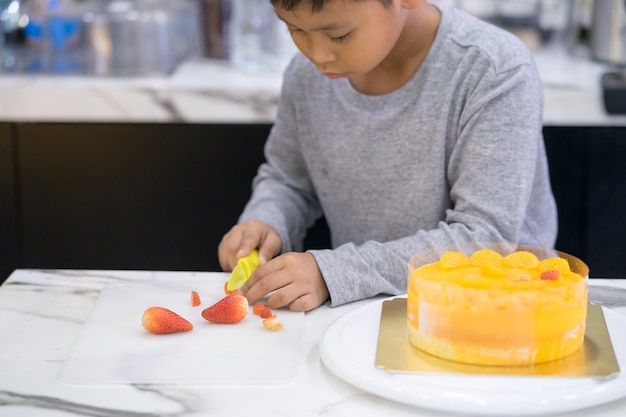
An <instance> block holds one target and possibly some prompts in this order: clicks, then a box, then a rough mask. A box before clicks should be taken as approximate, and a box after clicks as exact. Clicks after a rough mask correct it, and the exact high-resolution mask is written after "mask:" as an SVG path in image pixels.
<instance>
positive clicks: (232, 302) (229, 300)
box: [202, 294, 248, 324]
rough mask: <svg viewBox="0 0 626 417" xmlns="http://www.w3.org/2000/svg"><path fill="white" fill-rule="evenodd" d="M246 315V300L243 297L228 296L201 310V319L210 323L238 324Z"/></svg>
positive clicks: (236, 295) (237, 295)
mask: <svg viewBox="0 0 626 417" xmlns="http://www.w3.org/2000/svg"><path fill="white" fill-rule="evenodd" d="M247 315H248V300H247V299H246V297H244V296H243V295H239V294H229V295H227V296H226V297H224V298H222V299H221V300H219V301H218V302H217V303H215V304H213V305H212V306H210V307H207V308H205V309H204V310H202V317H203V318H204V319H205V320H208V321H210V322H212V323H223V324H234V323H239V322H240V321H241V320H243V319H244V317H246V316H247Z"/></svg>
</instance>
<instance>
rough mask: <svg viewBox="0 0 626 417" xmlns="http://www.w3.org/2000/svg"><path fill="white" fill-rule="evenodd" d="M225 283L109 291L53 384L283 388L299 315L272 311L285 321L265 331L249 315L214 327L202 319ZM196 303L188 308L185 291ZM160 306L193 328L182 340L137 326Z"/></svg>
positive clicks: (296, 359)
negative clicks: (197, 297)
mask: <svg viewBox="0 0 626 417" xmlns="http://www.w3.org/2000/svg"><path fill="white" fill-rule="evenodd" d="M223 285H224V283H223V282H215V281H213V282H211V281H207V282H198V281H193V282H187V281H143V282H123V283H122V282H120V283H113V284H109V285H107V286H106V287H105V288H104V289H103V290H102V292H101V294H100V297H99V299H98V301H97V303H96V305H95V307H94V310H93V311H92V313H91V315H90V317H89V319H88V320H87V322H86V323H85V324H84V326H83V328H82V330H81V332H80V333H79V335H78V337H77V338H76V340H75V341H74V344H73V345H72V347H71V349H70V351H69V354H68V356H67V358H66V360H65V362H64V363H63V366H62V368H61V370H60V372H59V375H58V378H59V380H61V381H62V382H64V383H69V384H129V383H146V384H213V385H233V384H236V385H255V384H284V383H288V382H291V381H293V380H294V379H295V378H296V376H297V372H298V367H299V363H300V360H301V357H302V353H301V348H302V339H303V333H304V314H303V313H294V312H291V311H289V310H287V309H278V310H274V314H276V315H277V316H278V317H279V318H280V320H281V321H282V322H283V325H284V326H283V329H282V330H281V331H278V332H272V331H269V330H266V329H265V328H264V327H263V320H262V319H261V318H260V317H259V316H256V315H254V314H252V306H250V311H249V313H248V316H246V318H244V319H243V320H242V321H241V322H239V323H237V324H215V323H210V322H208V321H206V320H205V319H203V318H202V316H201V312H202V310H204V309H205V308H207V307H208V306H210V305H212V304H213V303H215V302H217V301H218V300H219V299H221V298H222V297H224V292H223ZM192 290H195V291H197V292H198V293H199V294H200V297H201V300H202V304H201V305H200V306H198V307H192V306H191V302H190V300H191V291H192ZM151 306H161V307H165V308H169V309H170V310H173V311H175V312H176V313H178V314H180V315H181V316H183V317H185V318H186V319H187V320H189V321H191V322H192V323H193V325H194V329H193V330H192V331H191V332H186V333H173V334H166V335H153V334H150V333H148V332H147V331H146V330H145V329H144V328H143V327H142V325H141V317H142V315H143V312H144V310H145V309H146V308H148V307H151Z"/></svg>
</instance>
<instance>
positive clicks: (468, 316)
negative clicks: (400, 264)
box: [407, 249, 587, 366]
mask: <svg viewBox="0 0 626 417" xmlns="http://www.w3.org/2000/svg"><path fill="white" fill-rule="evenodd" d="M586 315H587V282H586V277H583V276H581V275H579V274H577V273H574V272H572V271H571V270H570V266H569V264H568V262H567V260H565V259H563V258H558V257H557V258H549V259H545V260H542V261H539V260H538V259H537V257H536V256H535V255H534V254H532V253H530V252H526V251H518V252H514V253H512V254H510V255H507V256H506V257H503V256H502V255H500V254H499V253H497V252H495V251H492V250H489V249H483V250H479V251H476V252H474V253H473V254H472V255H471V257H468V256H466V255H464V254H462V253H460V252H446V253H444V255H442V257H441V258H440V260H439V261H438V262H435V263H431V264H428V265H424V266H422V267H419V268H417V269H415V270H413V271H412V273H411V275H410V277H409V285H408V302H407V319H408V336H409V341H410V342H411V344H412V345H414V346H415V347H417V348H419V349H421V350H423V351H425V352H427V353H429V354H432V355H434V356H438V357H441V358H444V359H449V360H453V361H457V362H464V363H471V364H477V365H498V366H519V365H530V364H535V363H542V362H548V361H553V360H557V359H560V358H563V357H565V356H568V355H570V354H572V353H574V352H575V351H576V350H578V349H579V348H580V347H581V346H582V344H583V340H584V336H585V319H586Z"/></svg>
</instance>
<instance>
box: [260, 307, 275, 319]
mask: <svg viewBox="0 0 626 417" xmlns="http://www.w3.org/2000/svg"><path fill="white" fill-rule="evenodd" d="M273 315H274V314H272V309H270V308H269V307H265V308H263V311H262V312H261V318H262V319H266V318H268V317H272V316H273Z"/></svg>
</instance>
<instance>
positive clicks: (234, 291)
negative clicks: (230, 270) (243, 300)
mask: <svg viewBox="0 0 626 417" xmlns="http://www.w3.org/2000/svg"><path fill="white" fill-rule="evenodd" d="M238 292H239V288H236V289H234V290H232V291H229V290H228V281H226V282H225V283H224V294H226V295H229V294H237V293H238Z"/></svg>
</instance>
